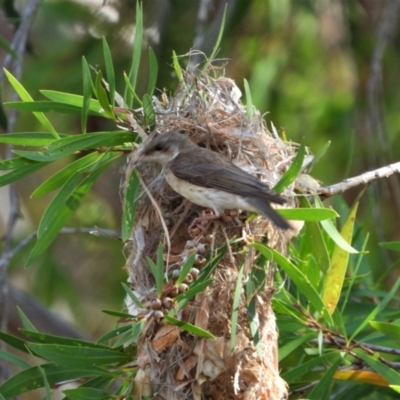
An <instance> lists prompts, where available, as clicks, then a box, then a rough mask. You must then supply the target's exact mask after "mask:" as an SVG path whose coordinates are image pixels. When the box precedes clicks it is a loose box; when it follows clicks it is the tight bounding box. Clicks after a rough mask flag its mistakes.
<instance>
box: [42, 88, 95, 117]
mask: <svg viewBox="0 0 400 400" xmlns="http://www.w3.org/2000/svg"><path fill="white" fill-rule="evenodd" d="M40 93H42V95H43V96H45V97H47V98H48V99H50V100H53V101H55V102H58V103H62V104H69V105H71V106H74V107H78V108H79V110H82V107H83V101H84V97H83V96H80V95H77V94H71V93H63V92H57V91H54V90H41V91H40ZM89 110H90V111H91V112H93V113H95V115H102V113H101V105H100V103H99V101H98V100H96V99H90V106H89Z"/></svg>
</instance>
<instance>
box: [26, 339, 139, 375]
mask: <svg viewBox="0 0 400 400" xmlns="http://www.w3.org/2000/svg"><path fill="white" fill-rule="evenodd" d="M28 347H29V349H31V350H32V351H33V352H35V353H36V354H38V355H39V356H40V357H42V358H44V359H46V360H50V361H52V362H54V363H55V364H57V365H62V366H63V367H74V366H75V367H76V368H80V369H82V368H92V367H99V366H110V365H113V364H119V363H123V362H128V361H129V359H130V357H131V356H130V355H129V354H126V353H125V354H124V353H121V352H119V351H115V350H111V349H108V348H106V349H99V348H89V347H80V346H65V345H61V344H38V343H29V344H28Z"/></svg>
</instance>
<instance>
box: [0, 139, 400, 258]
mask: <svg viewBox="0 0 400 400" xmlns="http://www.w3.org/2000/svg"><path fill="white" fill-rule="evenodd" d="M0 138H1V136H0ZM0 140H1V139H0ZM379 246H382V247H384V248H385V249H389V250H394V251H400V242H382V243H379Z"/></svg>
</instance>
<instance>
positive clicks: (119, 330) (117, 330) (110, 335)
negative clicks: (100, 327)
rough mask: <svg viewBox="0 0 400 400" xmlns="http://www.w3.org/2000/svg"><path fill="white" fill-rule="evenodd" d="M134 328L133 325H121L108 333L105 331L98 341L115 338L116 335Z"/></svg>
mask: <svg viewBox="0 0 400 400" xmlns="http://www.w3.org/2000/svg"><path fill="white" fill-rule="evenodd" d="M131 329H132V325H125V326H119V327H118V328H115V329H113V330H111V331H109V332H107V333H105V334H104V335H103V336H101V337H100V338H99V339H97V343H101V342H105V341H106V340H110V339H113V338H115V337H116V336H119V335H121V334H123V333H125V332H128V331H130V330H131Z"/></svg>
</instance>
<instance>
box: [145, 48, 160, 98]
mask: <svg viewBox="0 0 400 400" xmlns="http://www.w3.org/2000/svg"><path fill="white" fill-rule="evenodd" d="M149 70H150V71H149V83H148V85H147V94H148V95H149V97H150V98H151V96H153V94H154V89H155V87H156V83H157V75H158V63H157V58H156V55H155V54H154V51H153V49H152V48H151V47H149Z"/></svg>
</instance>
